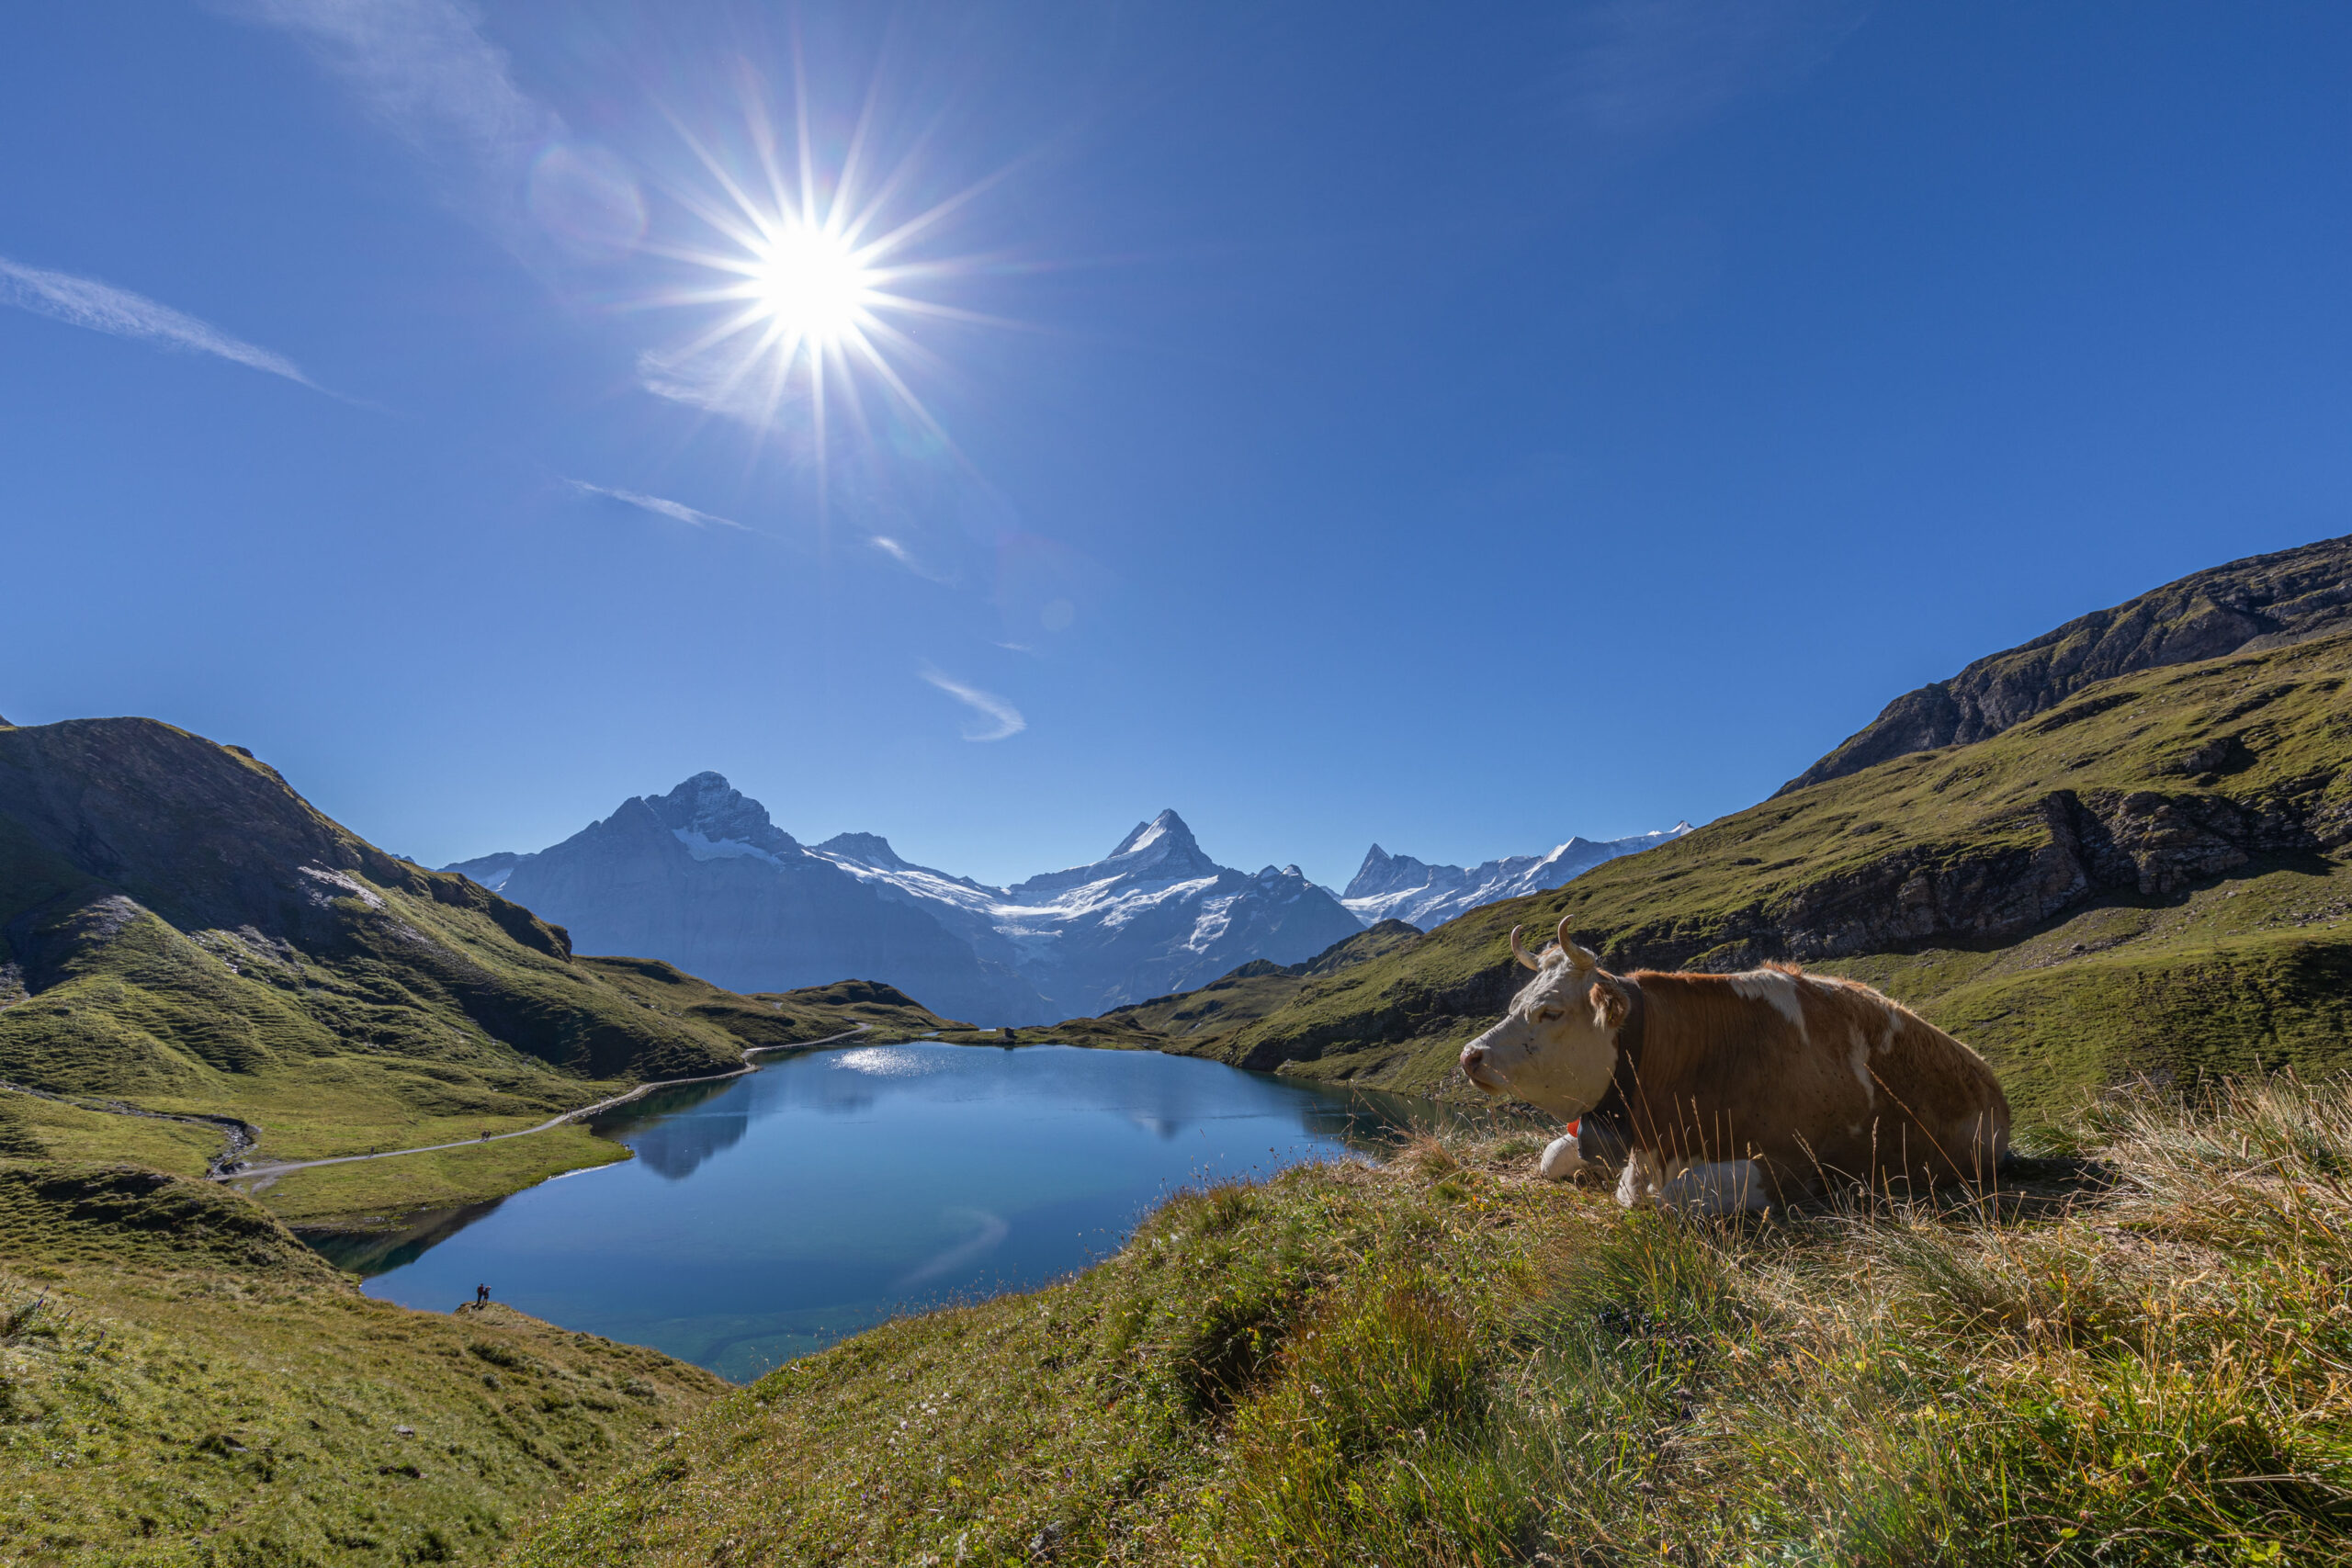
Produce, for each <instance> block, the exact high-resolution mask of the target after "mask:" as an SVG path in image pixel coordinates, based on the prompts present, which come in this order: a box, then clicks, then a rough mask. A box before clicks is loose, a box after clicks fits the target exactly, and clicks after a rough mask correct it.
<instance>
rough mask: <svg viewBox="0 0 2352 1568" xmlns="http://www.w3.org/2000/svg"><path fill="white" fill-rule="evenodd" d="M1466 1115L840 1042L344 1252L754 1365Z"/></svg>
mask: <svg viewBox="0 0 2352 1568" xmlns="http://www.w3.org/2000/svg"><path fill="white" fill-rule="evenodd" d="M1456 1114H1457V1113H1454V1112H1450V1111H1445V1110H1442V1109H1441V1108H1440V1107H1437V1106H1435V1105H1432V1104H1431V1103H1430V1102H1429V1101H1427V1100H1411V1099H1406V1098H1403V1097H1398V1096H1394V1095H1385V1094H1376V1093H1370V1092H1365V1091H1351V1090H1347V1089H1333V1088H1328V1087H1322V1086H1316V1085H1309V1084H1302V1083H1298V1082H1295V1080H1290V1079H1283V1078H1275V1077H1265V1076H1262V1075H1259V1074H1252V1073H1244V1072H1239V1071H1237V1070H1236V1069H1234V1068H1231V1067H1227V1066H1223V1065H1221V1064H1218V1063H1214V1062H1200V1061H1193V1060H1189V1059H1186V1058H1182V1057H1173V1056H1162V1055H1157V1054H1155V1053H1149V1052H1110V1051H1086V1050H1077V1049H1072V1048H1069V1047H1061V1046H1024V1047H1022V1048H1020V1049H1017V1050H1002V1049H994V1048H989V1047H971V1046H956V1045H942V1044H938V1043H914V1044H909V1045H890V1046H871V1045H868V1046H853V1047H849V1048H845V1049H835V1050H830V1051H821V1052H811V1053H808V1054H805V1055H797V1056H791V1057H786V1058H784V1059H782V1060H773V1059H772V1060H771V1061H770V1062H768V1063H767V1064H766V1065H764V1066H763V1067H762V1069H761V1070H760V1071H758V1072H754V1073H752V1074H748V1075H746V1076H745V1077H741V1078H736V1079H733V1080H730V1081H727V1082H723V1083H718V1084H699V1085H685V1086H681V1087H680V1088H678V1089H666V1090H662V1091H661V1092H659V1093H658V1094H655V1095H650V1096H648V1097H647V1098H646V1099H645V1100H639V1101H638V1102H635V1103H633V1104H631V1105H628V1106H626V1107H623V1108H621V1109H620V1110H618V1111H614V1112H612V1113H610V1114H608V1115H605V1116H603V1117H599V1118H598V1119H597V1120H596V1121H595V1122H594V1124H593V1125H594V1128H595V1130H596V1131H597V1132H598V1133H599V1134H602V1135H604V1136H606V1137H610V1138H616V1139H617V1140H618V1141H620V1142H622V1143H624V1144H626V1145H628V1146H629V1147H630V1148H631V1149H632V1150H633V1151H634V1152H635V1153H636V1155H637V1156H638V1157H637V1158H636V1159H634V1160H631V1161H628V1162H627V1163H626V1164H623V1165H616V1166H607V1167H604V1168H598V1169H594V1170H589V1171H582V1172H580V1173H578V1174H576V1175H573V1176H571V1177H568V1178H566V1179H562V1180H560V1181H555V1182H550V1183H548V1184H546V1185H544V1186H541V1187H538V1188H535V1189H533V1190H530V1191H528V1192H525V1193H520V1194H517V1195H516V1196H515V1197H514V1198H511V1199H508V1200H506V1201H504V1202H503V1204H499V1205H491V1206H487V1207H485V1208H483V1209H481V1210H480V1211H474V1212H469V1213H468V1214H466V1215H464V1216H457V1215H450V1216H442V1217H439V1218H438V1219H436V1221H435V1223H434V1224H432V1225H430V1226H427V1227H424V1228H420V1229H418V1230H416V1231H415V1232H414V1233H413V1234H410V1233H404V1234H403V1235H402V1236H401V1237H399V1238H374V1239H373V1240H371V1242H370V1243H369V1244H368V1250H362V1251H346V1252H345V1258H339V1259H338V1261H339V1262H342V1263H343V1266H344V1267H346V1268H353V1269H360V1270H362V1271H365V1272H371V1273H376V1274H377V1275H378V1277H377V1278H376V1279H375V1280H372V1281H371V1283H370V1284H369V1287H368V1289H369V1290H370V1292H371V1293H375V1294H379V1295H384V1296H388V1297H390V1298H391V1299H393V1300H396V1301H401V1302H404V1303H409V1304H412V1305H420V1306H428V1307H446V1306H447V1305H448V1304H449V1303H451V1302H454V1301H457V1300H459V1299H462V1298H463V1296H464V1295H466V1294H469V1293H470V1292H471V1290H472V1287H473V1284H474V1282H475V1281H476V1280H488V1281H489V1282H490V1283H491V1285H492V1290H493V1291H494V1292H495V1293H496V1295H497V1297H498V1299H500V1300H502V1301H505V1302H508V1303H511V1304H513V1305H515V1306H517V1307H519V1308H521V1309H522V1310H524V1311H526V1312H531V1313H535V1314H538V1315H540V1316H543V1317H547V1318H548V1319H550V1320H552V1321H554V1322H557V1323H560V1324H562V1325H566V1326H568V1327H573V1328H582V1329H587V1330H590V1331H593V1332H595V1333H600V1334H605V1335H608V1336H610V1337H614V1338H616V1339H628V1340H634V1341H637V1342H639V1343H643V1344H651V1345H655V1346H658V1347H660V1348H662V1349H665V1350H668V1351H670V1352H671V1353H672V1354H673V1355H679V1356H683V1357H685V1358H686V1359H692V1360H695V1361H699V1362H700V1363H702V1364H703V1365H705V1366H707V1367H710V1368H712V1369H713V1370H715V1371H719V1372H721V1373H723V1374H724V1375H726V1376H729V1377H734V1378H747V1377H751V1376H754V1375H756V1374H757V1373H758V1372H760V1371H764V1370H765V1369H766V1368H767V1367H770V1366H773V1365H775V1363H776V1362H778V1361H781V1360H784V1359H788V1358H790V1357H792V1356H797V1355H803V1354H806V1353H808V1352H809V1351H810V1350H814V1349H819V1348H822V1347H823V1346H825V1345H827V1344H830V1343H831V1341H832V1340H833V1339H835V1338H837V1337H840V1336H841V1335H842V1334H845V1333H851V1332H854V1331H855V1330H856V1329H859V1328H863V1327H865V1326H867V1325H871V1324H873V1323H875V1322H877V1321H880V1320H881V1319H882V1318H884V1317H887V1316H888V1315H890V1314H893V1313H896V1312H900V1311H906V1310H911V1309H915V1308H920V1307H922V1306H925V1305H929V1304H932V1303H936V1302H939V1301H942V1300H945V1299H951V1298H968V1297H972V1296H978V1295H985V1294H989V1293H993V1292H998V1291H1002V1290H1009V1289H1023V1288H1029V1287H1032V1286H1035V1285H1037V1284H1042V1283H1044V1282H1045V1281H1046V1280H1051V1279H1053V1278H1055V1277H1056V1276H1057V1275H1060V1274H1063V1273H1067V1272H1068V1271H1069V1270H1070V1269H1077V1268H1081V1267H1083V1266H1085V1265H1086V1264H1087V1263H1088V1262H1090V1261H1091V1260H1092V1259H1093V1258H1098V1257H1100V1256H1103V1254H1106V1253H1108V1252H1109V1251H1111V1250H1113V1249H1114V1248H1115V1247H1117V1246H1118V1244H1119V1243H1120V1242H1121V1241H1122V1240H1124V1239H1125V1235H1126V1234H1127V1233H1128V1231H1129V1230H1131V1229H1132V1228H1133V1226H1134V1224H1135V1222H1136V1219H1137V1218H1139V1217H1140V1216H1141V1214H1142V1213H1144V1212H1145V1211H1146V1210H1148V1208H1149V1207H1150V1206H1151V1205H1152V1204H1153V1203H1154V1202H1156V1201H1159V1199H1161V1198H1163V1197H1164V1196H1166V1194H1167V1193H1168V1192H1169V1191H1170V1190H1173V1189H1175V1188H1177V1187H1180V1186H1182V1185H1185V1184H1187V1183H1190V1182H1198V1181H1204V1180H1211V1179H1226V1178H1230V1177H1235V1176H1262V1175H1265V1174H1269V1173H1270V1172H1271V1171H1272V1170H1273V1169H1276V1168H1281V1167H1283V1166H1287V1165H1293V1164H1296V1163H1298V1162H1300V1161H1302V1160H1310V1159H1327V1158H1334V1157H1347V1156H1350V1155H1351V1154H1363V1153H1378V1152H1380V1151H1381V1150H1383V1149H1385V1148H1386V1147H1390V1146H1393V1145H1394V1143H1395V1141H1396V1140H1397V1137H1398V1136H1399V1135H1400V1134H1402V1133H1404V1132H1407V1131H1409V1130H1411V1129H1412V1128H1415V1127H1417V1126H1426V1125H1429V1124H1430V1123H1431V1122H1433V1121H1436V1120H1439V1119H1443V1120H1453V1118H1454V1116H1455V1115H1456ZM345 1259H348V1260H347V1261H346V1260H345ZM453 1292H454V1293H453Z"/></svg>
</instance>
